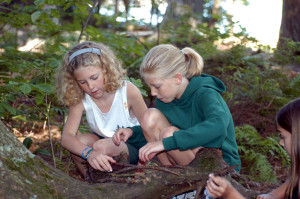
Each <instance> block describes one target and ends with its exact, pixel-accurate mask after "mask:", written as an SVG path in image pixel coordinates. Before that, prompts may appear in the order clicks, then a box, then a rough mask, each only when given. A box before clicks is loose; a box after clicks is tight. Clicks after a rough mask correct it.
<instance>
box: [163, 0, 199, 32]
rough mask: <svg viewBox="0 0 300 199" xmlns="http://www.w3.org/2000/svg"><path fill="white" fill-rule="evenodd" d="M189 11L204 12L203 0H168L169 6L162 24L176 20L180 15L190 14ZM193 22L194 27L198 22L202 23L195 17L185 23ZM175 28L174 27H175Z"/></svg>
mask: <svg viewBox="0 0 300 199" xmlns="http://www.w3.org/2000/svg"><path fill="white" fill-rule="evenodd" d="M189 13H198V14H202V13H203V0H168V7H167V9H166V13H165V16H164V20H163V22H162V25H163V26H165V24H168V23H170V22H171V23H172V22H176V21H177V20H178V19H179V17H180V16H183V15H186V14H189ZM186 22H188V23H191V25H192V27H195V26H196V25H197V23H200V22H199V21H197V20H196V19H194V18H193V17H191V18H190V19H189V21H185V22H184V23H186ZM173 28H174V27H173Z"/></svg>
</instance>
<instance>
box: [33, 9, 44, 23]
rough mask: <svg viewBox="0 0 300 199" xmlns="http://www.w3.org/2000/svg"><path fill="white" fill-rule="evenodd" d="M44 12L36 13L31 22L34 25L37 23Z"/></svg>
mask: <svg viewBox="0 0 300 199" xmlns="http://www.w3.org/2000/svg"><path fill="white" fill-rule="evenodd" d="M41 14H42V12H41V11H36V12H34V13H33V14H32V15H31V20H32V22H33V23H35V22H36V20H38V19H39V18H40V16H41Z"/></svg>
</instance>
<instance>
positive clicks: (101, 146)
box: [93, 139, 107, 154]
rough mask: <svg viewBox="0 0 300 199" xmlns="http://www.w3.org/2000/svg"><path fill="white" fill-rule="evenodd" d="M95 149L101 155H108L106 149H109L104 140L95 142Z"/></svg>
mask: <svg viewBox="0 0 300 199" xmlns="http://www.w3.org/2000/svg"><path fill="white" fill-rule="evenodd" d="M93 149H95V150H96V151H99V152H100V153H102V154H106V152H107V151H106V149H107V147H106V142H105V140H104V139H102V140H98V141H97V142H95V143H94V144H93Z"/></svg>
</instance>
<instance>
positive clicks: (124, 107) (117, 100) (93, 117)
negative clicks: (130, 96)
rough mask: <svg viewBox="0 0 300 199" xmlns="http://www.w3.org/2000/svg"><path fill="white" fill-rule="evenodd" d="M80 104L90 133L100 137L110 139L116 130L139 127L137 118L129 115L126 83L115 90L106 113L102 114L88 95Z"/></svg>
mask: <svg viewBox="0 0 300 199" xmlns="http://www.w3.org/2000/svg"><path fill="white" fill-rule="evenodd" d="M129 83H130V82H129ZM82 103H83V105H84V108H85V112H86V118H87V121H88V124H89V127H90V129H91V131H92V132H95V133H97V134H98V135H100V136H103V137H112V136H113V134H114V133H115V131H116V130H117V129H118V128H123V127H124V128H126V127H131V126H135V125H139V122H138V120H137V118H136V117H134V118H131V117H130V115H129V109H128V103H127V81H124V85H123V86H122V87H121V88H119V89H118V90H116V93H115V96H114V100H113V103H112V105H111V107H110V110H109V111H108V112H107V113H102V112H101V110H100V109H99V108H98V106H97V105H96V104H95V102H94V101H93V100H92V98H91V96H89V95H88V94H85V96H84V99H83V100H82Z"/></svg>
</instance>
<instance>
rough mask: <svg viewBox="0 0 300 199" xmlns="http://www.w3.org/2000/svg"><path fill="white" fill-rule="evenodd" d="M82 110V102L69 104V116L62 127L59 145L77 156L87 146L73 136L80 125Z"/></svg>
mask: <svg viewBox="0 0 300 199" xmlns="http://www.w3.org/2000/svg"><path fill="white" fill-rule="evenodd" d="M83 111H84V106H83V104H82V102H80V103H78V104H75V105H72V106H70V108H69V116H68V119H67V121H66V124H65V126H64V128H63V133H62V137H61V145H62V146H63V147H64V148H65V149H67V150H69V151H70V152H71V153H74V154H76V155H78V156H81V153H82V151H83V150H84V148H86V147H87V146H85V145H84V144H83V143H81V142H80V141H79V140H78V139H77V138H76V137H75V136H76V133H77V131H78V127H79V125H80V121H81V116H82V113H83Z"/></svg>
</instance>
